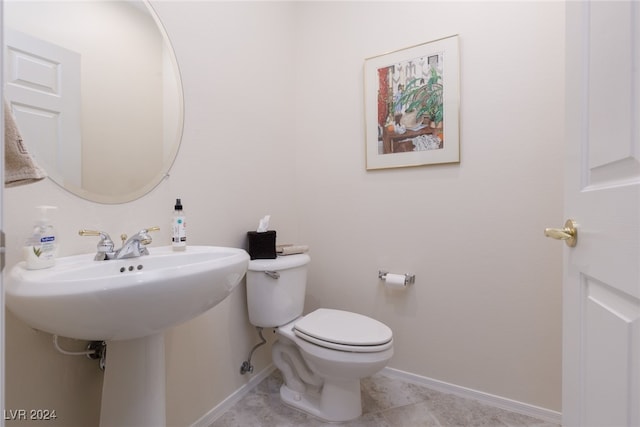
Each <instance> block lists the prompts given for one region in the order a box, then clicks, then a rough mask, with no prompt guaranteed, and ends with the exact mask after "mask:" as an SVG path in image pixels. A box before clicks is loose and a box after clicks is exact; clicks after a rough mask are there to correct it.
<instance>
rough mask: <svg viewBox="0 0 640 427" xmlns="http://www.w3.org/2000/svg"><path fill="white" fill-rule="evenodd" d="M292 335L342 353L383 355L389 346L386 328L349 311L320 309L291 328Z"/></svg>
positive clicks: (387, 329) (390, 338)
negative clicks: (374, 352) (356, 352)
mask: <svg viewBox="0 0 640 427" xmlns="http://www.w3.org/2000/svg"><path fill="white" fill-rule="evenodd" d="M293 330H294V333H295V334H296V335H297V336H298V337H300V338H302V339H304V340H307V341H310V342H312V343H314V344H318V345H321V346H323V347H328V348H334V349H336V350H345V351H361V352H370V351H382V350H385V349H386V348H389V347H390V346H391V340H392V337H393V333H392V332H391V329H389V327H388V326H387V325H385V324H384V323H382V322H379V321H377V320H375V319H372V318H370V317H367V316H363V315H361V314H357V313H351V312H349V311H342V310H332V309H328V308H320V309H318V310H316V311H314V312H313V313H310V314H307V315H306V316H304V317H303V318H302V319H300V320H299V321H297V322H296V323H295V325H294V326H293Z"/></svg>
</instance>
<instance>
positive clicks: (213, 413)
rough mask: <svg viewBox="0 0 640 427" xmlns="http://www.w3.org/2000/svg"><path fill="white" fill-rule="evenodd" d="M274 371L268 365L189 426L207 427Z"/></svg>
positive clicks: (272, 366)
mask: <svg viewBox="0 0 640 427" xmlns="http://www.w3.org/2000/svg"><path fill="white" fill-rule="evenodd" d="M275 369H276V367H275V366H274V365H273V364H270V365H269V366H267V367H266V368H264V369H263V370H262V371H260V372H259V373H257V374H256V375H254V376H252V377H251V379H250V380H249V381H247V383H246V384H244V385H243V386H241V387H240V388H239V389H237V390H236V391H234V392H233V393H231V394H230V395H229V397H227V398H226V399H225V400H223V401H222V402H220V403H219V404H218V405H216V406H215V407H214V408H213V409H211V410H210V411H209V412H207V413H206V414H204V415H203V416H202V417H200V419H199V420H197V421H196V422H195V423H193V424H191V427H208V426H210V425H211V424H213V422H214V421H215V420H217V419H218V418H220V417H221V416H222V414H224V413H225V412H226V411H227V410H228V409H230V408H231V407H232V406H233V405H235V404H236V403H238V402H239V401H240V399H242V398H243V397H244V396H245V395H246V394H247V393H249V392H250V391H251V390H253V389H254V388H255V387H256V386H257V385H258V384H260V383H261V382H262V380H264V379H265V378H267V377H268V376H269V375H271V373H272V372H273V371H274V370H275Z"/></svg>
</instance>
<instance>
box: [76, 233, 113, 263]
mask: <svg viewBox="0 0 640 427" xmlns="http://www.w3.org/2000/svg"><path fill="white" fill-rule="evenodd" d="M78 234H79V235H81V236H96V237H100V241H99V242H98V253H96V257H95V260H96V261H102V260H104V259H106V257H107V254H112V253H113V252H114V250H115V245H114V243H113V240H111V237H109V235H108V234H107V233H105V232H104V231H95V230H85V229H82V230H80V231H78Z"/></svg>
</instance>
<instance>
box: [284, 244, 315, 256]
mask: <svg viewBox="0 0 640 427" xmlns="http://www.w3.org/2000/svg"><path fill="white" fill-rule="evenodd" d="M308 251H309V246H307V245H292V244H282V245H277V246H276V253H277V254H278V255H295V254H303V253H305V252H308Z"/></svg>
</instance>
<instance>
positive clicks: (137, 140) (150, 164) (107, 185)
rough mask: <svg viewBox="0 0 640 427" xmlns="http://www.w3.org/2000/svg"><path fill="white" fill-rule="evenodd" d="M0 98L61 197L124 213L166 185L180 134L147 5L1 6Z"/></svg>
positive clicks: (160, 40) (168, 61)
mask: <svg viewBox="0 0 640 427" xmlns="http://www.w3.org/2000/svg"><path fill="white" fill-rule="evenodd" d="M4 22H5V61H4V62H5V74H4V76H5V97H6V99H7V101H8V102H9V104H10V105H11V109H12V111H13V113H14V115H15V116H16V121H17V124H18V127H19V129H20V133H21V134H22V137H23V140H24V143H25V145H26V146H27V148H28V149H29V152H30V153H31V154H32V156H33V157H34V158H35V159H36V161H37V162H38V164H39V165H40V166H41V167H42V168H43V169H45V170H46V171H47V174H48V175H49V177H50V178H51V179H52V180H53V181H55V182H56V183H57V184H59V185H60V186H62V187H63V188H65V189H66V190H68V191H70V192H72V193H74V194H76V195H78V196H80V197H83V198H85V199H88V200H92V201H95V202H100V203H124V202H128V201H131V200H134V199H137V198H139V197H141V196H143V195H144V194H146V193H147V192H149V191H150V190H152V189H153V188H154V187H155V186H156V185H158V184H159V183H160V181H161V180H162V179H163V178H164V177H165V176H166V175H167V173H168V171H169V169H170V168H171V165H172V164H173V161H174V159H175V156H176V154H177V152H178V147H179V145H180V140H181V137H182V126H183V115H184V111H183V94H182V82H181V79H180V73H179V71H178V65H177V61H176V58H175V54H174V52H173V49H172V47H171V44H170V41H169V38H168V37H167V34H166V32H165V31H164V28H163V26H162V23H161V22H160V20H159V18H158V16H157V15H156V13H155V12H154V10H153V9H152V7H151V6H150V5H149V4H148V3H147V2H146V1H110V0H103V1H91V2H81V1H50V0H49V1H9V2H4Z"/></svg>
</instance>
